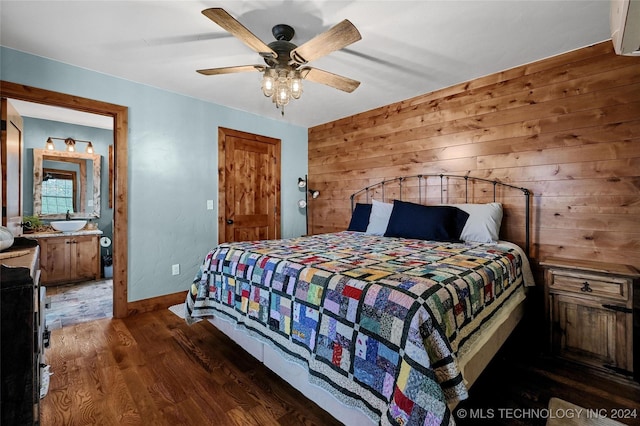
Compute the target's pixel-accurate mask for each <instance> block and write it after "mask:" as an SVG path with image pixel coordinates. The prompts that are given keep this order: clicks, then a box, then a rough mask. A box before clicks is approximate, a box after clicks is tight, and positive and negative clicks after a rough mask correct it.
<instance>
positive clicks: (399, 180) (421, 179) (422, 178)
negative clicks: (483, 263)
mask: <svg viewBox="0 0 640 426" xmlns="http://www.w3.org/2000/svg"><path fill="white" fill-rule="evenodd" d="M428 178H440V202H441V204H444V196H445V193H446V192H447V189H446V188H445V179H447V183H448V179H464V199H465V203H468V202H469V181H471V182H484V183H490V184H492V185H493V201H494V202H495V201H496V187H497V186H501V187H506V188H511V189H517V190H519V191H521V192H522V194H523V195H524V199H525V247H524V250H525V253H526V254H527V256H530V253H529V249H530V229H529V222H530V197H529V196H530V194H531V192H530V191H529V190H528V189H526V188H521V187H519V186H515V185H509V184H508V183H503V182H500V181H497V180H491V179H484V178H478V177H471V176H468V175H465V176H461V175H447V174H420V175H412V176H402V177H396V178H391V179H386V180H383V181H381V182H378V183H375V184H373V185H369V186H367V187H365V188H362V189H361V190H359V191H356V192H354V193H353V194H351V211H352V212H353V210H354V209H355V204H356V203H355V199H356V197H357V196H358V195H359V194H362V193H363V192H364V193H365V195H366V200H367V202H369V191H371V190H374V189H378V188H379V189H380V190H381V192H382V199H383V200H384V198H385V197H384V191H385V185H389V184H392V183H394V184H397V186H398V189H399V197H398V199H400V200H402V185H403V183H404V182H406V181H407V180H409V179H417V180H418V198H419V200H418V203H420V204H421V203H422V193H423V190H422V189H423V186H424V187H426V185H427V179H428ZM425 198H426V196H425Z"/></svg>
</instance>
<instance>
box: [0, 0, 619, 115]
mask: <svg viewBox="0 0 640 426" xmlns="http://www.w3.org/2000/svg"><path fill="white" fill-rule="evenodd" d="M209 7H222V8H224V9H225V10H226V11H227V12H229V13H230V14H231V15H232V16H233V17H235V18H236V19H237V20H239V21H240V22H241V23H242V24H243V25H244V26H245V27H247V28H248V29H249V30H250V31H252V32H253V33H254V34H255V35H257V36H258V37H259V38H261V39H262V40H263V41H265V42H266V43H269V42H271V41H273V36H272V35H271V27H272V26H273V25H275V24H279V23H286V24H289V25H291V26H293V27H294V28H295V30H296V35H295V37H294V38H293V40H292V42H293V43H295V44H297V45H301V44H302V43H304V42H305V41H307V40H309V39H311V38H312V37H313V36H315V35H316V34H319V33H321V32H323V31H325V30H327V29H329V28H330V27H331V26H333V25H335V24H336V23H338V22H340V21H341V20H343V19H349V20H350V21H351V22H352V23H353V24H354V25H355V26H356V27H357V28H358V29H359V31H360V33H361V34H362V40H360V41H358V42H356V43H354V44H352V45H351V46H348V47H347V48H345V49H343V50H341V51H337V52H333V53H331V54H329V55H328V56H325V57H323V58H320V59H318V60H317V61H314V62H312V63H311V65H312V66H314V67H317V68H320V69H322V70H325V71H330V72H333V73H336V74H340V75H343V76H346V77H350V78H353V79H356V80H359V81H360V82H361V85H360V87H359V88H358V89H356V90H355V91H354V92H353V93H351V94H348V93H344V92H341V91H339V90H336V89H333V88H330V87H327V86H324V85H320V84H317V83H313V82H306V83H305V85H304V93H303V95H302V98H301V99H299V100H295V101H292V102H291V103H290V104H289V105H288V106H287V107H286V109H285V116H284V117H281V116H280V113H279V111H278V110H276V108H275V106H274V105H273V104H272V103H271V101H270V100H269V99H267V98H265V97H264V96H263V95H262V94H261V91H260V74H259V73H240V74H228V75H218V76H203V75H200V74H198V73H196V72H195V70H196V69H201V68H214V67H225V66H234V65H248V64H260V63H263V62H262V60H261V58H260V57H259V55H258V54H257V53H255V52H253V51H252V50H250V49H249V48H248V47H247V46H246V45H244V44H243V43H242V42H240V41H239V40H237V39H236V38H234V37H232V36H230V35H229V34H228V33H226V32H225V31H224V30H222V29H221V28H220V27H218V26H217V25H216V24H215V23H213V22H212V21H210V20H209V19H208V18H206V17H205V16H204V15H202V14H201V11H202V10H203V9H206V8H209ZM0 27H1V28H0V44H2V45H3V46H6V47H9V48H12V49H16V50H20V51H24V52H28V53H32V54H34V55H38V56H43V57H46V58H51V59H54V60H57V61H61V62H64V63H68V64H71V65H75V66H78V67H82V68H86V69H90V70H94V71H97V72H101V73H105V74H109V75H113V76H117V77H121V78H124V79H127V80H131V81H135V82H138V83H143V84H147V85H150V86H154V87H158V88H161V89H165V90H168V91H171V92H175V93H180V94H184V95H187V96H191V97H194V98H199V99H203V100H206V101H210V102H214V103H216V104H220V105H225V106H228V107H231V108H236V109H239V110H243V111H248V112H251V113H254V114H258V115H261V116H265V117H269V118H273V119H276V120H284V121H286V122H290V123H293V124H296V125H299V126H303V127H312V126H315V125H318V124H322V123H326V122H329V121H333V120H336V119H339V118H342V117H346V116H350V115H353V114H356V113H359V112H363V111H367V110H370V109H373V108H376V107H379V106H383V105H388V104H391V103H394V102H398V101H401V100H405V99H408V98H411V97H414V96H417V95H421V94H424V93H428V92H431V91H433V90H437V89H440V88H443V87H447V86H451V85H453V84H456V83H460V82H464V81H468V80H471V79H474V78H477V77H480V76H483V75H487V74H492V73H495V72H497V71H501V70H505V69H508V68H512V67H515V66H518V65H522V64H526V63H529V62H533V61H537V60H539V59H542V58H546V57H549V56H553V55H556V54H559V53H563V52H567V51H570V50H574V49H578V48H581V47H584V46H588V45H591V44H594V43H597V42H601V41H603V40H607V39H609V38H610V30H609V1H608V0H594V1H586V0H548V1H547V0H503V1H499V0H472V1H458V0H446V1H372V0H352V1H320V0H314V1H293V0H273V1H218V2H212V1H169V0H166V1H142V0H137V1H58V0H55V1H28V0H19V1H10V0H9V1H8V0H1V2H0ZM0 59H1V58H0ZM21 112H22V111H21ZM23 114H24V112H23Z"/></svg>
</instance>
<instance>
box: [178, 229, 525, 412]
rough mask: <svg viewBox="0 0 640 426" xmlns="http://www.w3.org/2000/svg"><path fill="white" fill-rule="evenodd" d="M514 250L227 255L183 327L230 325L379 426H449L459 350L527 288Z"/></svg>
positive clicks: (335, 248)
mask: <svg viewBox="0 0 640 426" xmlns="http://www.w3.org/2000/svg"><path fill="white" fill-rule="evenodd" d="M522 270H523V258H522V256H521V251H519V250H517V249H516V248H515V247H514V246H513V245H502V244H497V245H496V244H491V245H489V244H464V243H459V244H457V243H441V242H434V241H421V240H410V239H402V238H389V237H382V236H374V235H366V234H363V233H358V232H349V231H345V232H339V233H334V234H322V235H314V236H310V237H301V238H292V239H285V240H269V241H250V242H238V243H228V244H221V245H220V246H218V247H217V248H216V249H215V250H212V251H211V252H209V253H208V254H207V255H206V257H205V259H204V262H203V264H202V266H201V268H200V272H199V273H198V275H197V276H196V279H195V280H194V283H193V285H192V288H191V291H190V292H189V294H188V295H187V300H186V310H187V321H192V320H194V319H196V318H202V317H207V316H221V317H226V318H230V319H232V320H233V321H235V322H236V323H237V324H238V326H240V327H244V328H247V329H249V330H250V331H251V333H252V334H254V335H255V336H257V337H259V338H260V339H262V340H263V341H266V342H268V343H270V344H272V345H273V346H275V347H276V348H278V349H279V350H280V351H281V353H283V354H284V355H285V356H286V357H288V358H290V359H292V360H295V361H297V362H299V363H301V364H304V365H305V367H306V368H307V369H308V371H309V375H310V380H311V381H313V382H314V383H317V384H320V385H321V386H323V387H324V388H326V389H328V390H329V391H330V392H332V393H333V394H335V395H339V399H341V400H343V402H345V403H346V404H349V405H352V406H356V407H359V408H360V409H361V410H363V411H364V412H366V413H367V414H368V415H369V416H370V417H371V418H372V419H373V420H374V421H375V422H379V423H380V424H383V425H387V424H388V425H440V424H453V423H454V421H453V418H452V416H451V413H450V412H449V410H448V408H447V402H451V401H457V400H461V399H465V398H466V397H467V390H466V387H465V385H464V383H463V380H462V376H461V374H460V371H459V370H458V367H457V364H456V355H457V352H458V350H459V348H460V347H461V346H462V345H463V344H464V342H465V341H466V340H467V339H469V338H470V337H471V336H472V335H473V332H474V331H476V330H478V329H479V327H480V326H481V325H482V323H483V322H485V321H486V320H488V319H489V318H490V317H491V316H492V315H493V313H494V312H496V310H497V309H499V307H500V306H501V305H502V304H503V303H504V302H505V301H506V300H507V299H508V298H509V296H510V295H512V294H514V293H515V291H516V290H517V289H518V288H519V287H520V286H522V285H523V274H522Z"/></svg>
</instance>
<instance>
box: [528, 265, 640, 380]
mask: <svg viewBox="0 0 640 426" xmlns="http://www.w3.org/2000/svg"><path fill="white" fill-rule="evenodd" d="M540 265H541V266H543V267H544V268H545V284H544V292H545V310H546V312H545V313H546V318H547V320H548V326H549V328H548V331H549V343H550V350H551V352H552V353H553V354H555V355H557V356H559V357H562V358H566V359H569V360H572V361H576V362H579V363H582V364H585V365H589V366H592V367H595V368H597V369H600V370H605V371H607V372H610V373H616V374H620V375H623V376H626V377H631V376H633V375H634V334H636V336H637V333H638V330H637V321H638V318H635V321H636V331H635V332H634V283H635V284H636V285H637V279H638V278H639V277H640V273H639V272H638V271H637V270H636V269H635V268H634V267H632V266H629V265H620V264H614V263H603V262H593V261H588V260H576V259H560V258H554V257H550V258H547V259H545V260H544V261H543V262H540ZM639 293H640V290H639V289H638V287H636V294H635V309H636V313H635V315H636V316H637V315H638V314H637V312H638V311H637V310H638V307H639V306H638V305H639V303H638V301H639V300H640V294H639ZM637 339H638V337H636V340H637ZM638 343H640V342H635V344H636V351H638V349H637V347H638ZM637 355H638V354H636V359H638V356H637ZM635 364H636V365H635V370H636V374H635V377H636V379H637V378H638V374H637V373H638V372H639V371H638V370H640V363H639V362H637V361H636V363H635Z"/></svg>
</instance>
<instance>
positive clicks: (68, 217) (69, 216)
mask: <svg viewBox="0 0 640 426" xmlns="http://www.w3.org/2000/svg"><path fill="white" fill-rule="evenodd" d="M65 220H71V215H70V214H69V210H67V215H66V216H65Z"/></svg>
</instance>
